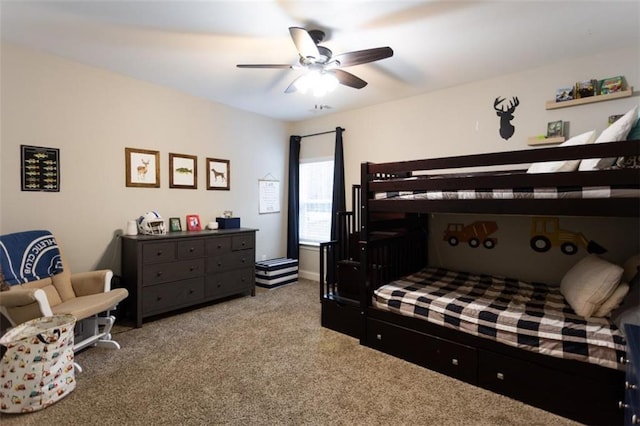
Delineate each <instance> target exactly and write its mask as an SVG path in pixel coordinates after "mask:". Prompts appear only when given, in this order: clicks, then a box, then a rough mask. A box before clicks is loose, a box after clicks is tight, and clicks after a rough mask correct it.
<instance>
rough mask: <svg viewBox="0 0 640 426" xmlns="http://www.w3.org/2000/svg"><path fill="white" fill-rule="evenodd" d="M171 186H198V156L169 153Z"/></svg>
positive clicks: (188, 187) (191, 187)
mask: <svg viewBox="0 0 640 426" xmlns="http://www.w3.org/2000/svg"><path fill="white" fill-rule="evenodd" d="M169 188H187V189H197V188H198V157H196V156H195V155H184V154H174V153H169Z"/></svg>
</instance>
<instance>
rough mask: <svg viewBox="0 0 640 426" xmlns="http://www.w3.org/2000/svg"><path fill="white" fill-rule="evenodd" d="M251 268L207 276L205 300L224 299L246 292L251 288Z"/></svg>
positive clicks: (252, 274)
mask: <svg viewBox="0 0 640 426" xmlns="http://www.w3.org/2000/svg"><path fill="white" fill-rule="evenodd" d="M253 282H254V272H253V268H245V269H237V270H235V271H228V272H222V273H219V274H215V275H207V277H206V279H205V290H204V296H205V297H206V298H213V297H224V296H229V295H232V294H236V293H242V292H243V291H248V290H250V289H251V288H252V287H253Z"/></svg>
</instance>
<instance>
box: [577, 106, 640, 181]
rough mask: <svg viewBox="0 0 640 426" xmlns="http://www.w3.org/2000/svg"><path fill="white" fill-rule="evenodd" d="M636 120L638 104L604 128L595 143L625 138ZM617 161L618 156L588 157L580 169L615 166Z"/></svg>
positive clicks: (598, 168) (599, 168)
mask: <svg viewBox="0 0 640 426" xmlns="http://www.w3.org/2000/svg"><path fill="white" fill-rule="evenodd" d="M636 120H638V105H636V106H634V107H633V109H632V110H631V111H629V112H627V113H626V114H625V115H623V116H622V117H620V118H619V119H617V120H616V121H615V123H613V124H612V125H611V126H609V127H607V128H606V129H604V131H603V132H602V133H600V136H598V139H596V141H595V143H602V142H618V141H623V140H625V139H626V138H627V135H628V134H629V132H630V131H631V127H633V125H634V124H635V123H636ZM615 162H616V157H612V158H588V159H584V160H582V162H581V163H580V167H579V170H601V169H606V168H607V167H611V166H613V164H614V163H615Z"/></svg>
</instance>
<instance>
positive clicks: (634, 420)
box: [631, 414, 640, 425]
mask: <svg viewBox="0 0 640 426" xmlns="http://www.w3.org/2000/svg"><path fill="white" fill-rule="evenodd" d="M631 424H632V425H640V418H639V417H638V415H637V414H634V415H633V416H631Z"/></svg>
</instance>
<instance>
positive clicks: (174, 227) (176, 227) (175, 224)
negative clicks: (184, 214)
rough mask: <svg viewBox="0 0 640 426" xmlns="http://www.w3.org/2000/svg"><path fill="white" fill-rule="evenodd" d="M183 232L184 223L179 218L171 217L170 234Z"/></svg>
mask: <svg viewBox="0 0 640 426" xmlns="http://www.w3.org/2000/svg"><path fill="white" fill-rule="evenodd" d="M180 231H182V222H181V221H180V218H179V217H170V218H169V232H180Z"/></svg>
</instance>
